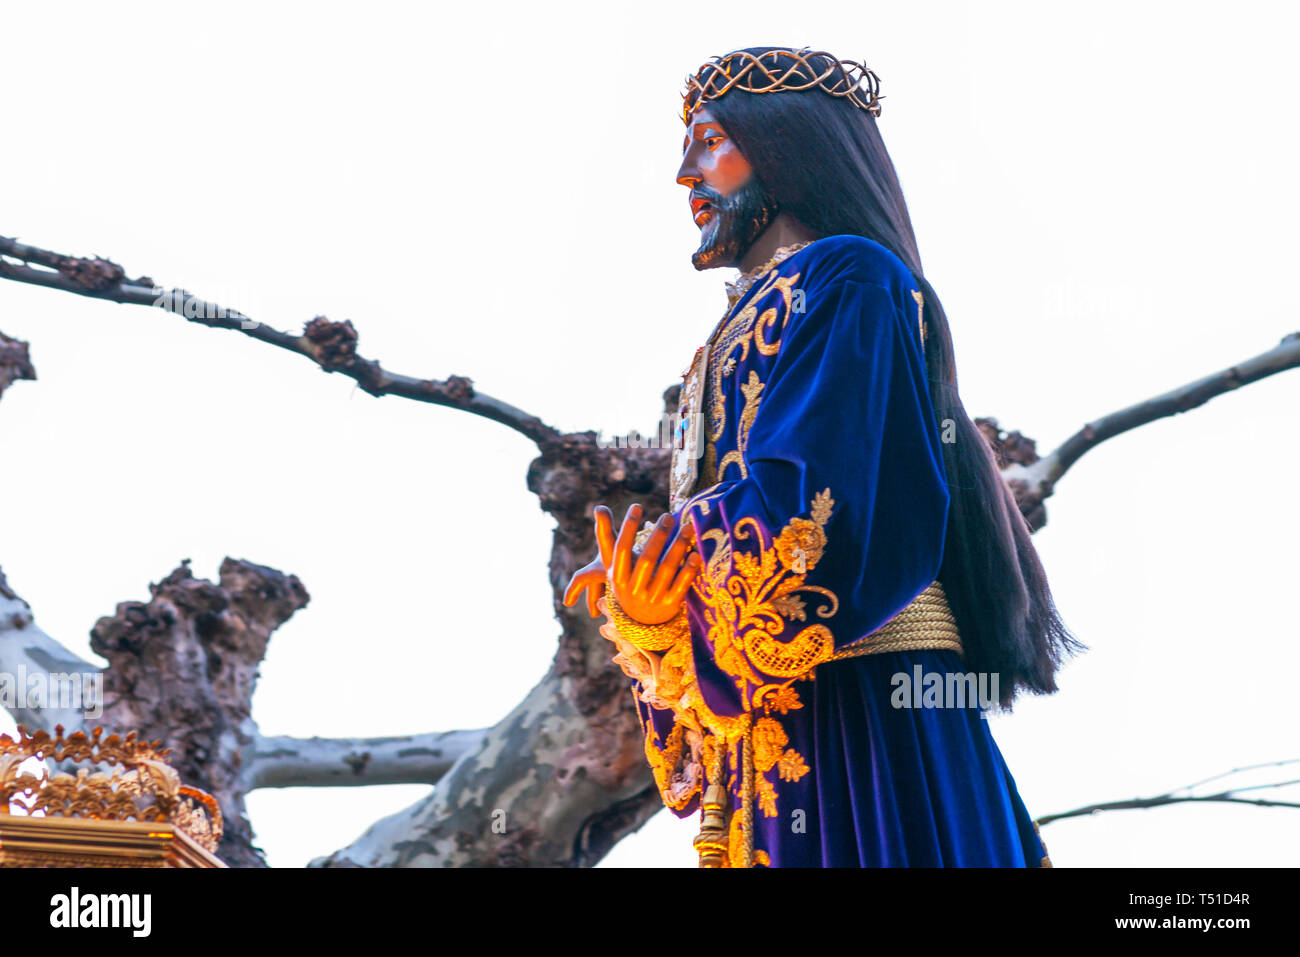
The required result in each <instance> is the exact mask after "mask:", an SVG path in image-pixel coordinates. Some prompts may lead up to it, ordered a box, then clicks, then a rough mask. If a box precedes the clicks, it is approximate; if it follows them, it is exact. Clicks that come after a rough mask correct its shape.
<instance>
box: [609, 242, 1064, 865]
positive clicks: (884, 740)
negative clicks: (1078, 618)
mask: <svg viewBox="0 0 1300 957" xmlns="http://www.w3.org/2000/svg"><path fill="white" fill-rule="evenodd" d="M783 252H784V253H785V255H784V256H779V257H778V260H774V262H773V263H771V264H769V266H770V268H766V269H765V271H762V272H761V273H760V274H759V275H757V276H756V277H755V278H754V279H753V282H752V284H751V285H749V286H748V288H746V289H744V290H742V291H740V294H739V295H738V296H733V301H732V303H731V306H730V308H729V310H728V312H727V314H726V316H725V317H724V318H723V320H722V322H721V323H720V324H719V327H718V329H717V330H716V331H715V333H714V335H713V337H712V338H711V340H710V342H709V344H708V345H707V346H706V347H705V348H704V349H703V350H701V351H700V352H699V353H697V356H696V360H695V362H694V363H693V364H692V367H691V370H690V371H689V372H688V375H687V381H686V383H685V385H684V387H683V390H682V405H683V409H682V413H683V424H684V425H685V426H686V428H685V430H684V431H685V433H686V440H685V442H684V443H683V448H682V449H681V450H679V451H675V453H674V462H673V503H672V507H673V510H674V512H675V513H676V515H677V517H678V518H679V520H681V521H690V522H692V523H693V524H694V526H695V530H696V535H697V539H698V542H699V546H700V549H701V556H702V557H703V558H704V560H705V566H704V568H703V569H702V571H701V573H700V575H699V577H698V578H697V580H696V582H695V584H694V585H693V587H692V589H691V592H690V593H689V595H688V598H687V613H688V618H689V622H690V633H689V635H683V636H682V637H680V638H679V639H677V640H676V641H675V642H674V643H673V644H672V645H671V647H668V648H659V649H654V650H652V647H651V646H650V645H648V644H647V643H645V642H639V643H638V644H637V645H633V644H632V643H631V642H629V641H628V640H626V638H624V637H622V636H620V635H619V634H618V632H617V629H616V628H614V626H613V625H610V624H607V625H605V626H604V633H605V634H606V636H607V637H609V638H610V639H611V640H613V641H615V642H616V644H618V646H619V650H620V653H619V655H618V656H617V657H616V658H615V661H616V662H618V663H619V664H620V666H621V667H622V668H623V670H624V671H625V672H626V673H627V674H628V675H629V676H631V677H632V678H633V679H635V680H634V682H633V689H634V694H635V697H636V699H637V707H638V711H639V713H640V715H641V720H642V723H643V726H644V728H645V732H646V757H647V759H648V760H649V762H650V765H651V768H652V770H653V771H654V774H655V779H656V781H657V783H658V785H659V788H660V791H661V793H662V795H663V798H664V802H665V803H666V804H667V805H668V807H670V808H671V809H672V810H673V812H674V813H675V814H677V815H678V816H679V817H685V816H687V815H690V814H693V813H696V812H697V811H698V810H700V808H701V802H702V799H704V803H705V804H708V803H709V800H708V798H709V786H710V785H711V784H717V785H720V786H721V787H723V788H725V793H726V794H727V795H729V799H728V800H726V801H723V802H720V803H722V804H723V805H725V806H724V808H723V811H722V812H721V813H725V814H726V818H727V824H726V825H725V836H724V837H723V838H722V839H721V840H720V841H719V840H717V839H716V837H717V835H716V834H715V840H712V841H711V840H707V839H705V838H706V837H707V835H704V834H702V838H701V840H700V841H699V842H697V846H699V847H700V848H701V853H702V859H704V857H709V859H710V860H711V861H712V862H713V863H715V864H718V863H720V864H722V865H727V866H753V865H760V866H761V865H767V866H773V867H789V866H853V867H859V866H899V865H909V866H917V865H920V866H940V865H947V866H953V865H960V866H1020V867H1023V866H1039V865H1040V863H1045V862H1046V858H1045V854H1044V851H1043V848H1042V845H1041V843H1040V841H1039V839H1038V837H1037V835H1036V831H1035V829H1034V826H1033V824H1032V821H1031V820H1030V818H1029V815H1028V813H1027V812H1026V811H1025V808H1024V805H1023V803H1022V802H1021V800H1020V797H1019V795H1018V793H1017V791H1016V787H1015V783H1014V781H1013V779H1012V777H1011V774H1010V773H1009V771H1008V770H1007V767H1006V765H1005V763H1004V761H1003V759H1002V756H1001V754H1000V752H999V751H998V748H997V745H996V744H995V743H994V741H993V739H992V736H991V735H990V733H989V729H988V722H987V721H986V720H984V719H983V717H982V714H981V707H980V704H979V702H978V701H977V700H974V698H975V696H974V694H972V695H970V698H971V700H965V695H962V697H963V701H962V702H961V703H960V705H957V706H951V705H954V702H952V701H938V702H936V701H934V700H932V699H935V698H937V697H938V696H937V695H935V694H928V697H926V698H925V699H923V698H922V696H921V694H920V693H919V692H920V689H919V688H912V685H915V684H917V683H919V682H921V681H922V679H924V681H925V683H926V687H927V689H928V690H929V691H930V692H932V691H933V690H934V685H935V682H936V681H945V679H946V676H948V675H950V674H953V675H956V674H962V673H963V672H964V669H963V667H962V663H961V655H960V641H959V637H958V636H957V633H956V628H955V623H954V622H953V619H952V617H951V614H950V612H948V610H947V606H946V602H945V601H944V599H943V593H942V586H941V585H939V584H938V583H936V581H935V579H936V577H937V576H938V574H939V569H940V566H941V564H942V558H943V547H944V531H945V525H946V519H947V510H948V501H949V496H948V488H947V484H946V480H945V477H944V468H943V459H942V456H941V446H940V441H941V438H940V429H941V424H940V423H939V422H937V421H936V418H935V415H934V411H933V409H932V408H931V404H930V399H929V392H928V387H927V380H926V373H925V362H924V357H923V351H922V336H921V331H920V322H921V309H922V298H921V293H920V291H919V290H918V288H917V284H916V281H915V279H914V278H913V276H912V274H911V273H910V271H909V270H908V269H907V267H906V266H905V265H904V264H903V262H902V261H901V260H899V259H898V258H897V257H896V256H894V254H893V253H891V252H889V251H888V250H887V249H885V248H884V247H883V246H881V245H879V244H877V243H875V242H872V241H871V240H868V239H864V238H862V237H858V236H831V237H828V238H825V239H821V240H818V241H816V242H814V243H811V244H807V245H805V246H804V247H802V248H798V249H797V250H796V251H793V252H792V253H791V252H789V251H788V250H787V251H783ZM693 413H694V414H693ZM692 446H694V447H692ZM694 452H700V453H702V455H701V456H700V458H701V461H699V462H698V463H697V462H696V461H695V459H694V456H693V454H692V453H694ZM900 612H902V614H901V615H900ZM918 616H919V617H918ZM927 616H928V617H927ZM905 621H911V622H914V623H915V622H921V623H922V624H921V625H920V626H915V625H914V626H913V627H911V629H910V630H908V629H906V628H904V629H903V630H901V631H900V630H899V629H900V627H901V626H900V622H905ZM927 622H928V623H930V624H933V625H934V627H930V624H926V623H927ZM918 634H919V635H920V637H919V638H918V637H916V636H917V635H918ZM936 674H937V675H939V676H941V677H940V678H939V679H930V678H929V677H928V676H930V675H936ZM900 676H901V677H900ZM954 685H955V686H956V687H957V688H959V689H965V690H972V691H973V690H974V684H973V682H969V681H968V682H965V683H962V682H956V683H954V682H953V681H951V680H950V679H949V680H946V683H945V685H944V687H954ZM992 697H994V698H996V692H994V693H993V695H992ZM927 702H928V703H931V704H933V703H940V704H948V705H950V706H947V707H927V706H925V704H926V703H927ZM918 705H920V706H919V707H918ZM722 793H723V792H722V791H721V790H715V791H714V792H713V794H714V795H715V796H718V795H721V794H722ZM706 810H707V809H706ZM706 830H708V829H707V828H706ZM710 848H712V853H711V856H710V855H709V854H707V853H706V852H708V851H709V849H710Z"/></svg>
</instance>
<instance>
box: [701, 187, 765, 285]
mask: <svg viewBox="0 0 1300 957" xmlns="http://www.w3.org/2000/svg"><path fill="white" fill-rule="evenodd" d="M694 194H695V195H696V196H700V197H703V198H704V199H707V200H708V201H709V202H711V203H712V204H713V215H712V216H710V217H709V221H708V222H706V223H705V224H704V227H703V228H702V229H701V230H700V248H699V249H697V250H696V251H695V252H694V253H693V254H692V255H691V263H692V265H694V266H695V268H696V269H701V270H703V269H716V268H717V267H718V266H735V267H739V265H740V261H741V260H742V259H743V258H744V256H745V253H747V252H749V247H750V246H752V245H753V244H754V240H756V239H758V237H759V236H761V235H762V234H763V230H765V229H767V227H768V226H769V225H771V223H772V220H773V219H775V218H776V214H777V212H778V211H779V210H778V207H777V203H776V200H775V199H773V198H772V196H771V194H770V193H768V191H767V187H765V186H764V185H763V184H762V182H760V181H759V178H758V176H757V175H751V176H750V178H749V182H748V183H746V184H745V185H744V186H742V187H741V188H740V189H738V190H736V191H735V192H734V193H732V194H731V195H730V196H728V197H723V196H722V195H721V194H719V193H717V192H716V191H715V190H712V189H710V188H709V187H708V186H705V185H704V184H703V183H701V184H699V185H698V186H696V187H695V189H694Z"/></svg>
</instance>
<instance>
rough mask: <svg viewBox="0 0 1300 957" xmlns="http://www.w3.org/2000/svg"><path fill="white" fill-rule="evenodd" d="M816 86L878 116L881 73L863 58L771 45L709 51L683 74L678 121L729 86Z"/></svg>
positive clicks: (749, 89)
mask: <svg viewBox="0 0 1300 957" xmlns="http://www.w3.org/2000/svg"><path fill="white" fill-rule="evenodd" d="M813 87H818V88H820V89H821V90H822V91H823V92H825V93H828V94H830V95H831V96H838V97H843V98H846V99H847V100H848V101H849V102H851V103H853V104H854V105H855V106H858V107H860V108H861V109H864V110H866V111H867V112H868V113H870V114H871V115H872V116H877V117H878V116H880V101H881V100H882V99H884V97H882V96H881V95H880V78H879V77H878V76H876V74H875V73H873V72H872V71H871V70H869V69H867V66H866V64H863V63H855V62H854V61H852V60H839V59H837V58H836V57H834V56H832V55H831V54H829V53H827V52H826V51H824V50H812V49H810V48H808V47H804V48H802V49H800V50H769V51H768V52H766V53H749V52H748V51H745V50H737V51H736V52H735V53H728V54H727V55H726V56H724V57H712V58H711V59H709V60H708V61H706V62H705V63H704V65H703V66H701V67H700V68H699V69H698V70H696V71H695V75H694V76H688V77H687V78H686V91H685V92H684V93H682V100H683V103H682V122H683V123H686V124H688V125H689V124H690V122H691V114H692V113H694V112H695V111H696V110H698V109H699V108H700V107H701V106H702V105H703V104H704V103H705V102H707V101H708V100H716V99H717V98H718V97H720V96H722V95H723V94H725V93H729V92H730V91H731V90H740V91H742V92H744V93H779V92H781V91H785V90H789V91H798V90H810V89H812V88H813Z"/></svg>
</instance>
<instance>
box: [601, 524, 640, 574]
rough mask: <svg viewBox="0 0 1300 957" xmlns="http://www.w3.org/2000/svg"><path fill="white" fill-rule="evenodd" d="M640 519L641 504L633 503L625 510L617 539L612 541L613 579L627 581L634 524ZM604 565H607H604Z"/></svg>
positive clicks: (634, 535) (633, 538)
mask: <svg viewBox="0 0 1300 957" xmlns="http://www.w3.org/2000/svg"><path fill="white" fill-rule="evenodd" d="M640 521H641V506H640V505H633V506H632V507H631V508H629V509H628V510H627V517H626V518H624V519H623V527H622V528H621V529H619V533H618V541H616V542H615V543H614V581H615V582H625V581H627V576H628V572H629V571H631V569H632V543H633V541H635V540H636V526H637V523H638V522H640ZM606 567H609V566H608V565H606Z"/></svg>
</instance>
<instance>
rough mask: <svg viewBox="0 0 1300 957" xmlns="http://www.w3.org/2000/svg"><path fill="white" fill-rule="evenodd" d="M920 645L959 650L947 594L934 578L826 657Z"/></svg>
mask: <svg viewBox="0 0 1300 957" xmlns="http://www.w3.org/2000/svg"><path fill="white" fill-rule="evenodd" d="M922 649H940V650H947V651H955V652H957V653H958V654H961V650H962V649H961V635H960V634H958V632H957V619H956V618H955V617H954V616H953V613H952V609H951V608H949V607H948V596H947V595H945V594H944V591H943V586H942V585H941V584H939V583H938V582H937V581H936V582H931V583H930V585H929V586H928V587H927V588H926V589H925V591H923V592H921V594H919V595H917V596H916V597H915V598H913V599H912V601H911V602H910V603H909V604H908V605H907V607H906V608H904V609H903V610H902V611H900V612H899V613H898V614H897V615H895V616H894V617H893V618H891V619H889V621H887V622H885V623H884V624H883V625H881V626H880V627H879V628H877V629H876V630H875V631H873V632H872V633H871V634H869V635H867V637H865V638H861V639H859V640H858V641H855V642H853V644H851V645H846V646H844V647H843V648H841V649H840V650H839V651H837V652H835V654H833V655H831V658H830V660H831V661H840V660H841V659H844V658H857V657H859V656H860V655H878V654H881V653H882V652H886V651H919V650H922Z"/></svg>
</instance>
